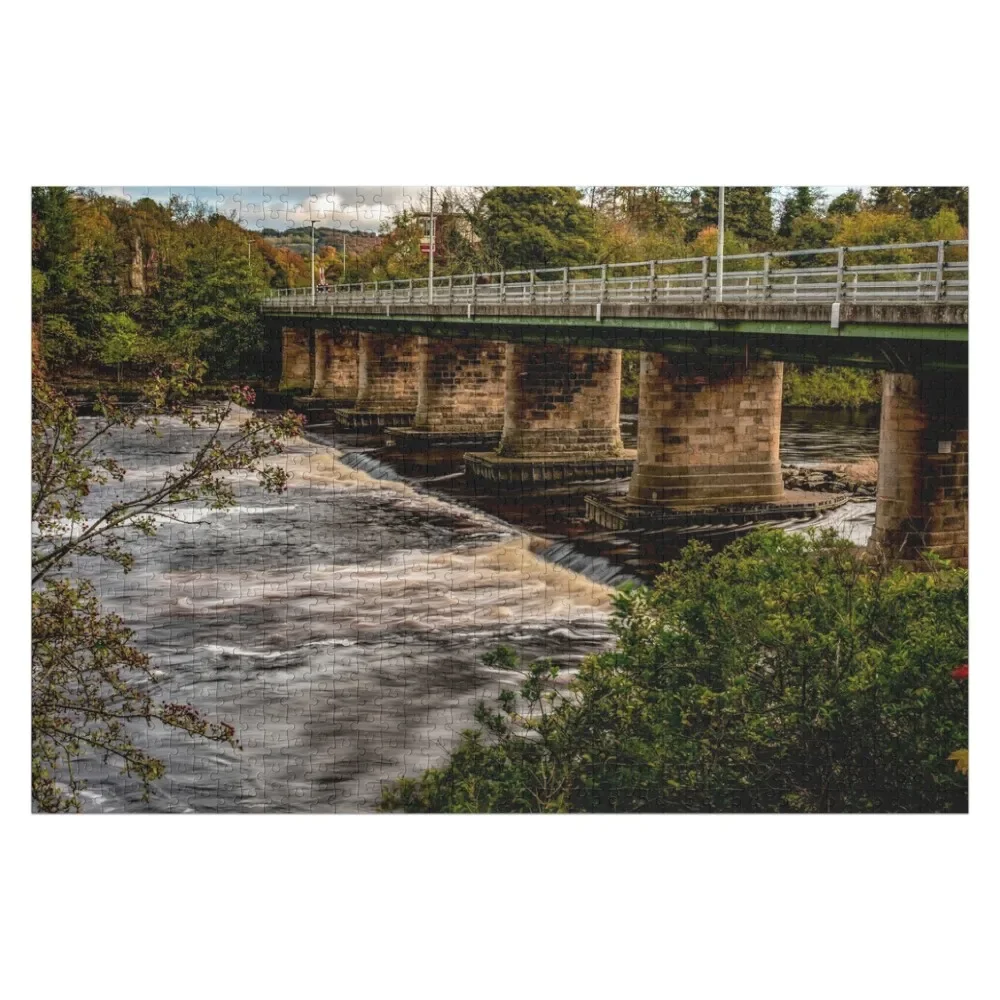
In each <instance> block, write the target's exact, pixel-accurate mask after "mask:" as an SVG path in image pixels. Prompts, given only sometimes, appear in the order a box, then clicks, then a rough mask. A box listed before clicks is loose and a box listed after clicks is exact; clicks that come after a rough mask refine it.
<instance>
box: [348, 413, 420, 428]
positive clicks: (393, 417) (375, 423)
mask: <svg viewBox="0 0 1000 1000" xmlns="http://www.w3.org/2000/svg"><path fill="white" fill-rule="evenodd" d="M413 416H414V414H413V413H412V412H411V413H381V412H376V411H374V410H350V409H341V410H334V411H333V419H334V421H335V422H336V423H337V424H338V426H340V427H349V428H352V429H361V428H373V427H395V426H403V427H408V426H409V425H410V424H412V423H413Z"/></svg>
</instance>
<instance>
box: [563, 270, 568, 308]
mask: <svg viewBox="0 0 1000 1000" xmlns="http://www.w3.org/2000/svg"><path fill="white" fill-rule="evenodd" d="M563 302H569V268H568V267H564V268H563Z"/></svg>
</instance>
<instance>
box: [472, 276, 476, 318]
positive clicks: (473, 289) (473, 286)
mask: <svg viewBox="0 0 1000 1000" xmlns="http://www.w3.org/2000/svg"><path fill="white" fill-rule="evenodd" d="M472 309H473V312H475V309H476V272H475V271H473V272H472Z"/></svg>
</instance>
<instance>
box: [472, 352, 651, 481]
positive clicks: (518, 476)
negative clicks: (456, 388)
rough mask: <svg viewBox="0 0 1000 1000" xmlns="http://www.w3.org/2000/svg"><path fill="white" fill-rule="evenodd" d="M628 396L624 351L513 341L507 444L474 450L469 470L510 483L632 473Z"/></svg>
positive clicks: (505, 427)
mask: <svg viewBox="0 0 1000 1000" xmlns="http://www.w3.org/2000/svg"><path fill="white" fill-rule="evenodd" d="M620 399H621V351H620V350H617V349H613V348H590V347H567V346H564V345H542V346H540V345H535V344H508V346H507V374H506V394H505V404H504V423H503V434H502V436H501V439H500V446H499V448H498V449H497V450H496V451H495V452H468V453H467V454H466V456H465V467H466V471H467V472H468V473H469V474H470V475H471V476H473V477H475V478H477V479H482V480H486V481H489V482H507V483H559V482H572V481H579V480H590V479H613V478H624V477H625V476H628V475H629V474H630V473H631V471H632V465H633V462H634V456H633V455H629V454H626V452H625V449H624V448H623V447H622V439H621V431H620V429H619V424H618V417H619V406H620Z"/></svg>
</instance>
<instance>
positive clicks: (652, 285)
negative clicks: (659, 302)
mask: <svg viewBox="0 0 1000 1000" xmlns="http://www.w3.org/2000/svg"><path fill="white" fill-rule="evenodd" d="M649 301H650V302H655V301H656V261H655V260H651V261H650V262H649Z"/></svg>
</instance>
